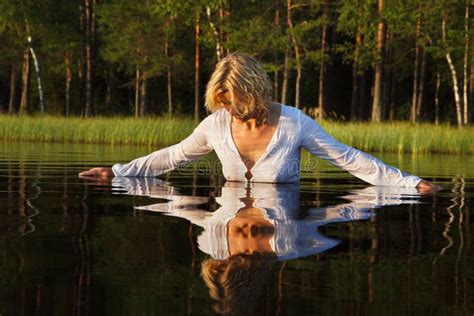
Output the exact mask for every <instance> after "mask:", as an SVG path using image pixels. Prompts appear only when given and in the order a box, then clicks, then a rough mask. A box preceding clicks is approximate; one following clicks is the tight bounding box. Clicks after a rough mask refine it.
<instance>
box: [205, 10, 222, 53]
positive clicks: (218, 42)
mask: <svg viewBox="0 0 474 316" xmlns="http://www.w3.org/2000/svg"><path fill="white" fill-rule="evenodd" d="M206 14H207V18H208V19H209V26H210V27H211V30H212V33H213V34H214V40H215V41H216V57H217V61H220V60H221V59H222V57H223V55H224V54H223V51H224V49H223V47H222V42H221V40H220V36H219V32H218V31H217V28H216V26H215V24H214V23H213V22H212V15H211V7H209V6H206Z"/></svg>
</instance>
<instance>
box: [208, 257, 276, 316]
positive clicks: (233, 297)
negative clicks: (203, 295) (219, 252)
mask: <svg viewBox="0 0 474 316" xmlns="http://www.w3.org/2000/svg"><path fill="white" fill-rule="evenodd" d="M275 261H276V255H275V253H253V254H251V255H250V254H239V255H235V256H232V257H230V258H228V259H226V260H215V259H207V260H205V261H204V262H203V263H202V270H201V276H202V278H203V279H204V282H205V283H206V285H207V287H208V288H209V295H210V296H211V298H212V299H214V300H215V301H216V304H215V305H214V310H215V311H216V312H217V313H219V314H235V315H242V314H245V313H247V312H248V309H249V307H251V306H250V305H251V304H252V303H253V301H254V300H255V298H256V297H257V296H258V295H259V294H260V292H261V290H262V287H263V286H264V283H265V279H266V277H267V275H268V272H270V270H271V266H272V263H273V262H275Z"/></svg>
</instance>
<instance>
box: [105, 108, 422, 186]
mask: <svg viewBox="0 0 474 316" xmlns="http://www.w3.org/2000/svg"><path fill="white" fill-rule="evenodd" d="M301 148H304V149H306V150H307V151H309V152H310V153H312V154H313V155H315V156H317V157H320V158H323V159H326V160H328V161H329V162H330V163H331V164H333V165H335V166H338V167H340V168H342V169H344V170H346V171H348V172H349V173H351V174H352V175H354V176H356V177H358V178H360V179H362V180H364V181H365V182H368V183H370V184H372V185H386V186H403V187H416V186H417V184H418V183H419V182H420V181H421V179H420V178H419V177H416V176H412V175H408V174H406V173H403V172H401V171H400V170H399V169H397V168H394V167H391V166H388V165H386V164H384V163H383V162H382V161H380V160H378V159H377V158H375V157H373V156H371V155H369V154H367V153H364V152H362V151H360V150H357V149H354V148H352V147H349V146H347V145H344V144H341V143H339V142H337V141H336V140H334V138H332V137H331V136H330V135H329V134H327V133H326V132H325V131H324V130H323V129H322V128H321V127H320V126H319V124H318V123H316V122H315V121H314V120H313V119H312V118H310V117H309V116H307V115H306V114H304V113H303V112H301V111H300V110H298V109H296V108H293V107H289V106H286V105H282V106H281V115H280V119H279V123H278V126H277V129H276V131H275V132H274V134H273V137H272V139H271V141H270V143H269V144H268V146H267V149H266V150H265V152H264V153H263V154H262V155H261V156H260V158H259V159H258V160H257V161H256V162H255V165H254V166H253V167H252V169H250V172H251V174H252V178H251V179H250V180H247V178H246V177H245V174H246V172H247V167H246V166H245V164H244V162H243V160H242V158H241V156H240V153H239V151H238V149H237V147H236V146H235V143H234V140H233V138H232V134H231V115H230V114H229V113H228V112H227V111H226V110H224V109H221V110H218V111H216V112H215V113H213V114H211V115H209V116H208V117H206V118H205V119H204V120H203V121H202V122H201V123H200V124H199V125H198V126H197V127H196V128H195V129H194V131H193V133H192V134H191V135H189V136H188V137H187V138H186V139H184V140H183V141H181V142H180V143H178V144H175V145H172V146H170V147H166V148H163V149H160V150H158V151H155V152H153V153H151V154H149V155H147V156H145V157H141V158H137V159H135V160H133V161H131V162H130V163H128V164H115V165H113V167H112V170H113V172H114V174H115V176H140V177H154V176H158V175H161V174H163V173H166V172H168V171H171V170H173V169H176V168H178V167H180V166H182V165H183V164H186V163H188V162H191V161H193V160H196V159H198V158H201V157H203V156H205V155H206V154H208V153H210V152H211V151H213V150H214V151H215V152H216V154H217V156H218V157H219V160H220V162H221V164H222V171H223V174H224V177H225V178H226V180H228V181H251V182H271V183H276V182H298V181H299V179H300V157H301V150H300V149H301Z"/></svg>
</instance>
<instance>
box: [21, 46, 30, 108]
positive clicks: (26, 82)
mask: <svg viewBox="0 0 474 316" xmlns="http://www.w3.org/2000/svg"><path fill="white" fill-rule="evenodd" d="M21 79H22V80H21V81H22V89H21V101H20V113H21V114H26V113H27V112H28V96H29V92H30V91H29V90H30V51H29V49H26V50H25V53H24V54H23V70H22V76H21Z"/></svg>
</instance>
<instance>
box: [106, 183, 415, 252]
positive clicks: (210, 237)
mask: <svg viewBox="0 0 474 316" xmlns="http://www.w3.org/2000/svg"><path fill="white" fill-rule="evenodd" d="M123 179H124V178H115V179H114V180H115V181H114V183H115V184H114V186H116V187H122V188H124V187H126V189H125V190H119V191H118V192H121V193H125V192H127V193H126V194H140V195H141V194H143V193H145V194H146V192H153V196H154V197H155V198H162V199H163V198H164V199H167V200H169V202H166V203H157V204H153V205H147V206H140V207H137V209H142V210H147V211H153V212H159V213H163V214H164V215H167V216H173V217H179V218H183V219H186V220H188V221H190V222H191V223H193V224H194V225H198V226H200V227H202V228H203V231H202V232H201V233H200V234H199V236H198V237H197V242H198V246H199V249H200V250H201V251H203V252H204V253H207V254H209V255H210V256H211V257H212V258H214V259H218V260H225V259H227V258H228V257H229V256H230V253H229V238H228V224H229V222H230V221H231V220H232V219H233V218H235V217H236V215H237V213H238V212H239V211H240V210H241V209H242V208H245V203H244V201H243V198H245V197H250V198H252V199H254V202H253V205H252V206H253V207H255V208H259V209H260V210H261V212H262V216H263V217H264V218H265V219H267V220H268V221H269V222H270V223H271V225H272V226H273V227H274V233H273V236H272V237H271V239H270V241H269V242H270V246H271V249H272V250H273V251H274V252H275V254H276V256H277V257H278V258H279V259H280V260H289V259H294V258H299V257H305V256H309V255H313V254H317V253H320V252H323V251H326V250H328V249H330V248H333V247H335V246H336V245H338V244H339V240H337V239H333V238H329V237H326V236H324V235H322V234H320V233H319V232H318V228H319V227H320V226H323V225H326V224H328V223H336V222H347V221H353V220H363V219H368V218H370V217H371V216H372V215H373V213H372V211H371V210H372V209H374V208H378V207H381V206H387V205H400V204H406V203H408V204H411V203H418V199H419V196H420V195H419V193H418V191H417V190H416V189H415V188H390V187H368V188H365V189H362V190H353V191H351V192H350V193H349V194H347V195H345V196H343V198H344V199H347V200H348V201H347V202H346V203H341V204H338V205H333V206H327V207H319V208H310V209H309V210H308V211H307V212H306V213H305V214H306V215H305V217H304V218H301V217H300V214H299V211H300V202H299V193H300V187H299V185H297V184H287V185H275V184H269V183H251V184H249V186H246V185H244V184H243V183H239V182H226V184H225V185H224V187H222V192H221V195H220V196H218V197H216V202H217V203H218V204H219V205H220V207H219V208H218V209H217V210H216V211H214V212H208V211H205V210H202V209H199V208H198V207H196V205H193V204H194V203H196V198H197V197H191V196H179V195H176V194H179V192H178V191H177V190H174V189H172V187H169V186H168V187H165V188H159V187H158V188H157V187H154V188H153V189H151V190H148V189H145V187H146V186H147V185H148V184H151V183H144V182H143V181H142V179H137V181H136V182H135V184H134V183H133V182H127V181H124V180H123ZM135 188H136V189H137V191H135ZM159 192H161V193H164V195H161V194H160V193H159ZM157 193H158V194H157ZM170 193H171V194H170Z"/></svg>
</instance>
